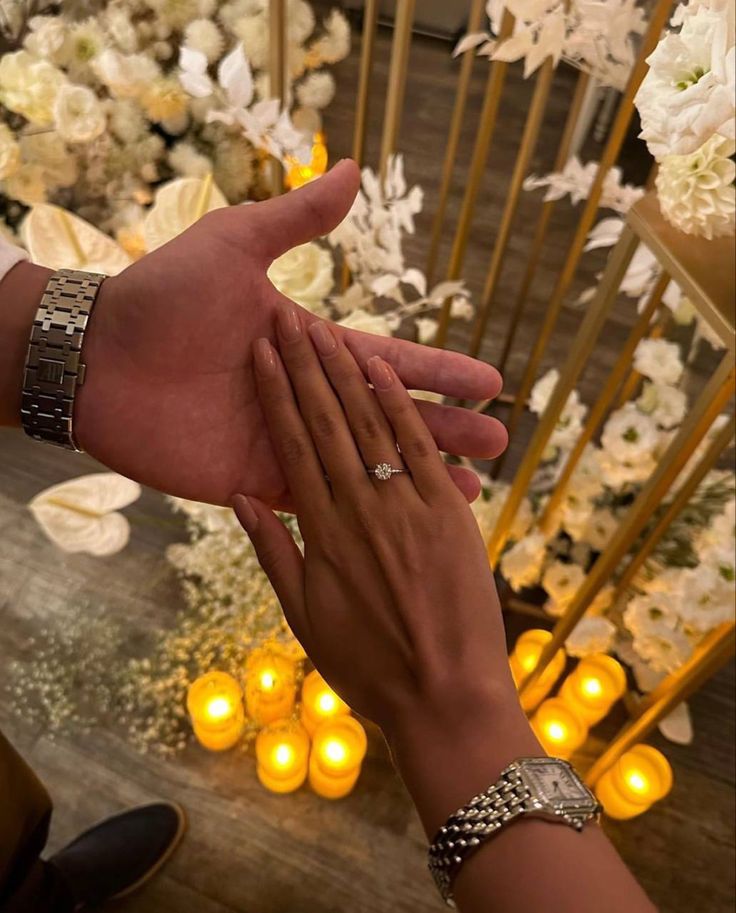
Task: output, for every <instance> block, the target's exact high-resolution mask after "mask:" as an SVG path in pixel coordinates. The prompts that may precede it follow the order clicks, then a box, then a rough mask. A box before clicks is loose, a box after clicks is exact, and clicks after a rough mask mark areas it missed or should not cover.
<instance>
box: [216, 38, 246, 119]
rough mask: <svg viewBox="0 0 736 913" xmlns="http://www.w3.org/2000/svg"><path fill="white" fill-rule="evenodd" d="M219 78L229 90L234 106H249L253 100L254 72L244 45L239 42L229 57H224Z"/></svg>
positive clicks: (225, 88)
mask: <svg viewBox="0 0 736 913" xmlns="http://www.w3.org/2000/svg"><path fill="white" fill-rule="evenodd" d="M217 78H218V79H219V81H220V85H221V86H222V88H223V89H224V90H225V91H226V92H227V98H228V101H229V103H230V104H231V105H232V106H233V108H247V107H248V105H249V104H250V103H251V101H252V100H253V74H252V73H251V70H250V64H249V63H248V61H247V60H246V58H245V54H244V53H243V45H242V44H238V45H237V46H236V47H235V49H234V50H232V51H231V52H230V53H229V54H228V55H227V57H223V58H222V60H221V61H220V66H219V67H218V68H217Z"/></svg>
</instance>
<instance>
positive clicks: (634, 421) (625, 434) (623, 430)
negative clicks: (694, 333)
mask: <svg viewBox="0 0 736 913" xmlns="http://www.w3.org/2000/svg"><path fill="white" fill-rule="evenodd" d="M657 341H658V342H659V340H657ZM636 367H637V370H640V369H639V367H638V365H637V366H636ZM641 373H644V372H641ZM659 437H660V435H659V432H658V431H657V426H656V424H655V423H654V421H653V419H652V418H651V417H650V416H648V415H643V414H642V413H641V412H639V410H638V409H637V408H636V406H635V405H634V404H633V403H626V404H625V405H624V406H622V407H621V408H620V409H617V410H616V412H614V413H612V415H611V417H610V418H609V419H608V421H607V422H606V427H605V428H604V429H603V434H602V435H601V445H602V447H603V450H604V451H605V452H607V453H608V454H609V455H610V456H612V457H613V458H614V459H616V460H619V461H621V462H625V461H630V460H636V459H644V458H646V457H649V456H651V455H652V453H653V452H654V450H655V448H656V446H657V444H658V443H659Z"/></svg>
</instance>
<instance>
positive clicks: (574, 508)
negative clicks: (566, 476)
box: [558, 488, 593, 539]
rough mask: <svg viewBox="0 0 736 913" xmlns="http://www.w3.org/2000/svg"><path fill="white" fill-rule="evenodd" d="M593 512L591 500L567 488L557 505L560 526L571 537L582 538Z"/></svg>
mask: <svg viewBox="0 0 736 913" xmlns="http://www.w3.org/2000/svg"><path fill="white" fill-rule="evenodd" d="M592 512H593V502H592V501H591V500H589V499H588V498H584V497H582V496H580V495H578V494H577V492H576V491H575V490H574V489H573V488H568V490H567V491H566V492H565V496H564V498H563V499H562V503H561V504H560V507H559V514H558V519H559V523H560V526H561V527H562V529H564V530H565V532H566V533H568V535H570V536H571V537H572V538H573V539H582V538H583V537H584V535H585V530H586V529H587V528H588V523H589V522H590V516H591V514H592Z"/></svg>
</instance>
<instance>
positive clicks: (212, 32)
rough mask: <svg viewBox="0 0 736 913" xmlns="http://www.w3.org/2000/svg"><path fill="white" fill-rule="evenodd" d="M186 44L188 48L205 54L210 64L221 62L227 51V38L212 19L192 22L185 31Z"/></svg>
mask: <svg viewBox="0 0 736 913" xmlns="http://www.w3.org/2000/svg"><path fill="white" fill-rule="evenodd" d="M184 43H185V45H186V46H187V47H188V48H191V49H192V50H194V51H200V52H201V53H202V54H204V56H205V57H206V58H207V60H208V62H209V63H214V61H216V60H219V59H220V57H222V52H223V50H224V49H225V38H224V36H223V34H222V32H221V31H220V30H219V29H218V27H217V25H216V24H215V23H214V22H212V20H210V19H195V20H194V21H193V22H190V23H189V25H188V26H187V27H186V29H185V30H184Z"/></svg>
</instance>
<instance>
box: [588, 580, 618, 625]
mask: <svg viewBox="0 0 736 913" xmlns="http://www.w3.org/2000/svg"><path fill="white" fill-rule="evenodd" d="M615 595H616V588H615V587H614V585H613V584H612V583H607V584H606V585H605V586H604V587H601V588H600V590H598V592H597V593H596V596H595V599H593V601H592V602H591V604H590V605H589V606H588V610H587V612H586V615H588V616H589V617H592V616H594V615H603V614H605V613H606V612H607V611H608V610H609V609H610V608H611V604H612V603H613V597H614V596H615Z"/></svg>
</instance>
